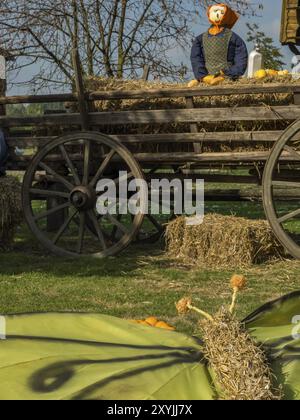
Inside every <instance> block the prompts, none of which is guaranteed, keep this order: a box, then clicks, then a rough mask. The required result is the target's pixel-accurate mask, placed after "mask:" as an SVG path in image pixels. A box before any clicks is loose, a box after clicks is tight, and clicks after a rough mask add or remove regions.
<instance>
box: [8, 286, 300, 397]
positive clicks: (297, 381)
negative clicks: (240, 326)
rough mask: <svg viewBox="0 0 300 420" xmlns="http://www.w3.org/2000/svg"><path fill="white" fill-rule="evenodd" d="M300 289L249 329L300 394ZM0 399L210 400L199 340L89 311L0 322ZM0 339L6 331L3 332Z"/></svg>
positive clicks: (287, 385) (290, 391)
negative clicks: (89, 312)
mask: <svg viewBox="0 0 300 420" xmlns="http://www.w3.org/2000/svg"><path fill="white" fill-rule="evenodd" d="M298 321H300V292H299V293H294V294H292V295H289V296H287V297H285V298H283V299H280V300H279V301H276V302H273V303H271V304H268V305H266V306H265V307H263V308H261V309H260V310H259V311H257V312H256V313H255V314H253V315H251V316H250V317H248V318H247V320H246V323H247V327H248V328H249V330H250V331H251V334H252V335H253V336H254V337H256V339H257V341H258V342H260V343H264V345H265V346H266V347H267V349H268V352H270V357H271V359H272V364H273V368H274V372H275V374H276V375H277V377H278V381H279V382H280V383H281V384H282V385H283V386H284V391H285V395H286V398H287V399H296V400H298V399H300V328H298V327H299V324H297V322H298ZM0 324H1V325H2V327H1V328H0V334H1V329H2V330H5V331H2V334H4V333H5V334H6V337H5V338H6V339H5V340H1V341H0V399H1V400H7V399H22V400H23V399H31V400H32V399H34V400H37V399H42V400H45V399H52V400H53V399H54V400H60V399H101V400H140V399H141V400H164V399H166V400H211V399H215V398H217V394H216V391H215V387H214V381H213V377H214V375H213V372H210V370H209V369H208V367H207V363H206V362H205V360H203V357H202V355H201V342H200V341H199V339H197V338H193V337H188V336H186V335H184V334H180V333H177V332H172V331H165V330H160V329H156V328H151V327H146V326H145V327H144V326H140V325H135V324H132V323H130V322H127V321H124V320H120V319H118V318H113V317H109V316H103V315H96V314H95V315H93V314H55V313H54V314H31V315H17V316H7V317H6V318H5V324H6V328H4V320H3V319H2V322H0ZM2 338H4V337H2Z"/></svg>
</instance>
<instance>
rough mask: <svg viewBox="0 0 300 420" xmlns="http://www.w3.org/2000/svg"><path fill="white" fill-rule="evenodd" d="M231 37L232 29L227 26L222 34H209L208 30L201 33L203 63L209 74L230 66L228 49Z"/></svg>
mask: <svg viewBox="0 0 300 420" xmlns="http://www.w3.org/2000/svg"><path fill="white" fill-rule="evenodd" d="M231 37H232V31H231V30H230V29H227V28H226V29H225V30H224V32H223V36H210V35H209V33H208V32H206V33H205V34H204V35H203V50H204V56H205V65H206V68H207V70H208V72H209V74H211V75H214V74H217V73H219V72H220V71H221V70H227V69H228V68H229V67H230V65H231V64H230V63H228V49H229V43H230V40H231Z"/></svg>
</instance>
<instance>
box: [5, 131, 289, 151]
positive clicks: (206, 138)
mask: <svg viewBox="0 0 300 420" xmlns="http://www.w3.org/2000/svg"><path fill="white" fill-rule="evenodd" d="M282 133H283V131H250V132H249V131H240V132H239V131H234V132H207V133H195V134H193V133H170V134H134V135H110V136H109V137H110V138H112V139H114V140H117V141H120V142H121V143H124V144H154V143H155V144H159V143H163V144H164V143H165V144H168V143H171V144H173V143H228V142H229V143H236V142H241V143H261V142H270V143H274V142H276V141H277V140H278V139H279V137H280V136H281V135H282ZM55 138H56V137H50V136H49V137H18V136H16V137H8V139H7V143H8V145H9V146H10V147H16V146H18V147H20V148H26V147H27V148H29V147H38V146H39V147H41V146H44V145H45V144H46V143H48V142H49V141H51V140H54V139H55Z"/></svg>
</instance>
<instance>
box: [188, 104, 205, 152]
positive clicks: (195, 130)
mask: <svg viewBox="0 0 300 420" xmlns="http://www.w3.org/2000/svg"><path fill="white" fill-rule="evenodd" d="M186 108H187V109H194V108H195V104H194V98H193V97H189V98H186ZM190 131H191V133H192V134H198V133H199V129H198V124H197V123H193V124H191V125H190ZM194 151H195V152H196V153H202V144H201V143H200V144H199V143H194Z"/></svg>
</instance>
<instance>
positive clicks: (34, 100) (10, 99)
mask: <svg viewBox="0 0 300 420" xmlns="http://www.w3.org/2000/svg"><path fill="white" fill-rule="evenodd" d="M77 100H78V98H77V96H76V95H74V94H72V93H66V94H65V93H63V94H53V95H20V96H7V97H3V96H1V97H0V105H16V104H50V103H56V102H57V103H60V102H76V101H77Z"/></svg>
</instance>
